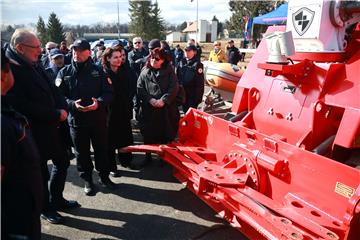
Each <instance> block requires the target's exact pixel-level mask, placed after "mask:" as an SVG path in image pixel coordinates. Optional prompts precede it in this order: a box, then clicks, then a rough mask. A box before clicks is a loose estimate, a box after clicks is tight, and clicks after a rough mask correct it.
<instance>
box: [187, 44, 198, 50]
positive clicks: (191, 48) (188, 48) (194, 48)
mask: <svg viewBox="0 0 360 240" xmlns="http://www.w3.org/2000/svg"><path fill="white" fill-rule="evenodd" d="M190 50H193V51H196V47H195V46H194V45H187V46H186V48H185V51H190Z"/></svg>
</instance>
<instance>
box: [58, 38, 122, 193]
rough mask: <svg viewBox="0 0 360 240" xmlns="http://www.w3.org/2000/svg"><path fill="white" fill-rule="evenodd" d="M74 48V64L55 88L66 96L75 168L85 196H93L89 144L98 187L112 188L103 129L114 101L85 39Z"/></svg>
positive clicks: (105, 135) (75, 44)
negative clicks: (93, 154)
mask: <svg viewBox="0 0 360 240" xmlns="http://www.w3.org/2000/svg"><path fill="white" fill-rule="evenodd" d="M73 48H74V50H73V61H72V63H71V64H70V65H67V66H65V67H64V68H63V69H61V70H60V72H59V73H58V75H57V78H56V80H55V85H56V86H57V87H59V88H60V89H61V91H62V92H63V94H64V95H65V98H66V101H67V104H68V107H69V111H70V115H69V118H68V123H69V125H70V135H71V138H72V140H73V143H74V147H75V156H76V159H77V168H78V171H79V173H80V177H81V178H82V179H83V180H84V181H85V188H84V192H85V194H86V195H88V196H93V195H94V194H95V189H94V184H93V180H92V171H93V169H94V166H93V164H92V161H91V158H90V141H91V143H92V146H93V148H94V153H95V167H96V169H97V170H98V172H99V176H100V180H99V183H100V185H103V186H105V187H107V188H110V189H113V188H114V187H115V184H114V183H113V182H112V181H111V180H110V178H109V173H110V169H109V162H108V157H107V128H106V107H107V106H108V105H109V104H110V102H111V100H112V98H113V90H112V86H111V84H112V82H111V80H110V79H109V78H108V79H106V78H105V74H104V72H103V71H102V69H101V68H100V67H99V66H96V65H95V64H94V63H93V61H92V60H91V58H90V54H91V52H90V44H89V43H88V42H87V41H86V40H85V39H77V40H76V41H75V42H74V45H73Z"/></svg>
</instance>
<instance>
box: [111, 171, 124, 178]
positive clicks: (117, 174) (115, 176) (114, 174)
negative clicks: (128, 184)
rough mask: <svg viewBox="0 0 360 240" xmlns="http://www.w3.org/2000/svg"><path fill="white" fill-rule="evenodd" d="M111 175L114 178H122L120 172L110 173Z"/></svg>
mask: <svg viewBox="0 0 360 240" xmlns="http://www.w3.org/2000/svg"><path fill="white" fill-rule="evenodd" d="M110 175H111V176H112V177H114V178H118V177H121V174H120V171H119V170H115V171H113V172H110Z"/></svg>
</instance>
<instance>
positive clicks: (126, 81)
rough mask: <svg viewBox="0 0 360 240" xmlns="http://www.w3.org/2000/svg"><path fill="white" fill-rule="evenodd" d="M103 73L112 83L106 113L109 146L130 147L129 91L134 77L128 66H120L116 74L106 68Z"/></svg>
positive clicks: (131, 137)
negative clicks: (112, 94)
mask: <svg viewBox="0 0 360 240" xmlns="http://www.w3.org/2000/svg"><path fill="white" fill-rule="evenodd" d="M105 73H106V76H107V78H109V79H110V81H111V82H112V86H113V91H114V98H113V101H112V103H111V104H110V106H109V113H108V130H109V146H110V147H111V148H121V147H125V146H129V145H132V144H133V135H132V129H131V119H132V98H131V96H132V92H131V90H130V89H131V83H132V82H133V81H135V75H134V74H133V73H132V71H131V70H130V68H129V65H128V64H125V65H122V66H121V67H120V68H119V69H118V71H117V72H116V73H114V72H113V71H112V70H111V69H107V68H106V69H105Z"/></svg>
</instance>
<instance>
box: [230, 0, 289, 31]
mask: <svg viewBox="0 0 360 240" xmlns="http://www.w3.org/2000/svg"><path fill="white" fill-rule="evenodd" d="M283 2H284V1H283V0H281V1H249V0H246V1H229V6H230V11H232V12H233V14H232V16H231V17H230V20H229V21H227V22H226V28H227V29H229V30H230V31H233V32H235V33H243V31H244V27H245V18H246V16H249V17H256V16H259V15H263V14H266V13H268V12H270V11H272V10H273V9H274V8H275V7H276V6H279V5H280V4H281V3H283ZM254 34H256V33H254Z"/></svg>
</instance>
